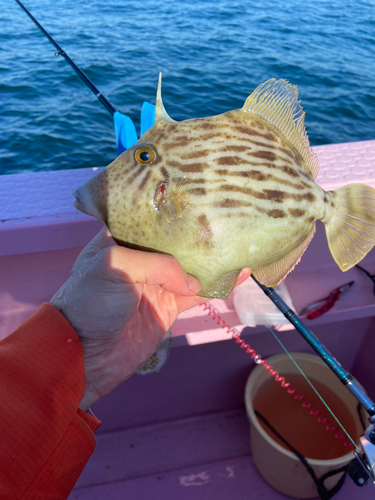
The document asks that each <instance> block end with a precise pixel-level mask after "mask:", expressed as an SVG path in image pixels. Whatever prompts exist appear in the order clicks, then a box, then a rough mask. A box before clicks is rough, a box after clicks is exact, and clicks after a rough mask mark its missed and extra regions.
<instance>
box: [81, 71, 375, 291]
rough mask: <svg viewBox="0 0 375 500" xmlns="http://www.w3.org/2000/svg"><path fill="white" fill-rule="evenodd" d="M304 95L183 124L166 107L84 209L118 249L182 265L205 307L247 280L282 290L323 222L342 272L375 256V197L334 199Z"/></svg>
mask: <svg viewBox="0 0 375 500" xmlns="http://www.w3.org/2000/svg"><path fill="white" fill-rule="evenodd" d="M304 118H305V113H304V112H303V109H302V107H301V104H300V101H298V89H297V87H296V86H294V85H292V84H290V83H289V82H288V81H286V80H276V79H274V78H272V79H270V80H268V81H266V82H265V83H262V84H261V85H259V87H257V88H256V89H255V90H254V91H253V93H252V94H251V95H250V96H249V97H248V98H247V99H246V101H245V104H244V105H243V107H242V108H241V109H235V110H231V111H228V112H225V113H223V114H219V115H216V116H210V117H206V118H193V119H188V120H184V121H181V122H176V121H175V120H173V119H172V118H170V117H169V115H168V114H167V112H166V110H165V108H164V105H163V102H162V97H161V74H160V75H159V83H158V89H157V95H156V110H155V124H154V125H153V126H152V127H151V128H150V129H148V130H147V131H146V132H145V133H144V134H143V136H142V137H141V138H140V139H139V141H138V142H137V143H136V144H135V145H134V146H133V147H131V148H130V149H128V150H126V151H125V152H123V153H122V154H121V155H120V156H119V157H118V158H116V159H115V160H114V161H113V162H112V163H111V164H110V165H108V166H107V167H106V168H105V169H103V170H102V171H101V172H100V173H98V174H97V175H96V176H94V177H93V178H91V179H90V180H89V181H87V182H86V183H85V184H84V185H82V186H81V187H79V188H78V189H77V190H76V191H75V192H74V193H73V195H74V196H75V198H76V201H75V202H74V206H75V207H76V208H77V209H79V210H81V211H82V212H84V213H86V214H89V215H92V216H94V217H96V218H97V219H99V220H101V221H102V222H104V224H105V225H106V226H107V228H108V229H109V231H110V233H111V234H112V236H113V238H114V239H115V241H116V242H117V243H118V244H119V245H123V246H126V247H129V248H135V249H139V250H145V251H153V252H159V253H164V254H170V255H173V256H174V257H175V258H176V259H177V260H178V261H179V263H180V265H181V266H182V268H183V269H184V270H185V271H186V272H187V273H189V274H191V275H193V276H195V277H197V278H198V279H199V280H200V282H201V284H202V288H201V290H200V292H199V295H200V296H202V297H207V298H222V299H227V298H228V296H229V294H230V292H231V291H232V290H233V288H234V286H235V283H236V280H237V277H238V275H239V273H240V271H241V269H243V268H245V267H249V268H251V270H252V273H253V275H254V276H255V278H256V279H257V280H258V281H259V282H260V283H263V284H264V285H266V286H269V287H274V286H276V285H278V284H279V283H280V282H281V281H282V280H283V279H284V278H285V277H286V276H287V275H288V273H290V272H291V271H292V270H293V269H294V267H295V266H296V264H297V263H298V262H299V261H300V259H301V257H302V254H303V253H304V252H305V250H306V248H307V247H308V245H309V243H310V242H311V240H312V238H313V236H314V233H315V225H316V221H317V220H321V221H322V222H323V224H324V225H325V230H326V236H327V240H328V245H329V249H330V251H331V254H332V256H333V258H334V260H335V261H336V263H337V264H338V266H339V267H340V269H341V270H342V271H346V270H348V269H350V268H351V267H353V266H354V265H355V264H356V263H358V262H359V261H360V260H361V259H362V258H363V257H364V256H365V255H366V254H367V253H368V252H369V251H370V250H371V248H372V247H373V246H374V244H375V189H373V188H372V187H371V186H368V185H365V184H349V185H346V186H343V187H340V188H338V189H336V190H334V191H324V189H322V188H321V187H320V186H319V185H318V184H317V183H316V182H315V179H316V177H317V175H318V172H319V162H318V157H317V155H316V153H315V152H314V151H313V149H312V148H311V146H310V143H309V139H308V136H307V133H306V129H305V124H304Z"/></svg>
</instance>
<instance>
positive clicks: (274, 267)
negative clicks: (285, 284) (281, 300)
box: [253, 224, 315, 286]
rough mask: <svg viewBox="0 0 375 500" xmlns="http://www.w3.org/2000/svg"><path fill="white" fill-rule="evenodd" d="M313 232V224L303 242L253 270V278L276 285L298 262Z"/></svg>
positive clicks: (266, 283)
mask: <svg viewBox="0 0 375 500" xmlns="http://www.w3.org/2000/svg"><path fill="white" fill-rule="evenodd" d="M314 234H315V224H314V228H313V230H312V231H311V233H310V234H309V235H308V237H307V238H306V239H305V240H303V242H302V243H301V244H300V245H299V246H298V247H297V248H295V249H294V250H292V251H291V252H289V253H288V254H287V255H285V257H283V258H282V259H280V260H278V261H276V262H274V263H273V264H270V265H269V266H266V267H262V268H260V269H257V270H255V271H253V275H254V276H255V278H256V279H257V280H258V281H259V282H260V283H262V284H263V285H266V286H277V285H278V284H279V283H280V282H281V281H283V279H284V278H285V277H286V276H287V274H289V273H290V272H291V271H293V269H294V268H295V266H296V265H297V264H298V262H299V261H300V260H301V257H302V255H303V253H304V251H305V250H306V248H307V247H308V246H309V243H310V241H311V240H312V238H313V236H314Z"/></svg>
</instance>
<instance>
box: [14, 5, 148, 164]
mask: <svg viewBox="0 0 375 500" xmlns="http://www.w3.org/2000/svg"><path fill="white" fill-rule="evenodd" d="M15 1H16V3H17V4H18V5H19V6H20V7H21V9H22V10H23V11H24V12H25V13H26V14H27V15H28V17H29V18H30V19H31V20H32V22H33V23H34V24H35V25H36V26H37V28H38V29H39V30H40V31H41V33H43V35H44V36H45V37H46V38H47V39H48V40H49V41H50V42H51V43H52V45H53V46H54V47H55V48H56V49H57V52H56V53H55V55H61V56H63V58H64V59H65V61H66V62H67V63H68V64H69V65H70V66H71V67H72V68H73V70H74V71H75V72H76V74H77V75H78V77H79V78H80V79H81V81H82V82H83V83H84V84H85V85H86V86H87V87H88V88H89V89H90V90H91V92H92V93H93V94H94V95H95V97H96V98H97V99H98V100H99V101H100V102H101V104H103V106H104V107H105V108H106V109H107V111H109V112H110V113H111V115H112V117H113V121H114V127H115V135H116V144H117V153H118V154H119V155H120V154H121V153H122V152H123V151H125V150H126V149H129V148H130V147H132V146H133V145H134V144H135V143H136V142H137V141H138V135H137V132H136V130H135V126H134V123H133V121H132V119H131V118H130V117H129V116H126V115H124V114H122V113H120V112H119V111H117V110H116V109H115V108H114V107H113V106H112V104H111V103H110V102H109V101H108V99H107V98H106V97H104V95H103V94H102V93H101V92H100V91H99V90H98V89H97V87H96V86H95V85H94V84H93V82H92V81H91V80H90V78H89V77H88V76H87V75H86V74H85V73H84V72H83V71H82V70H81V69H80V68H79V67H78V66H77V65H76V64H75V62H74V61H72V59H71V58H70V57H69V56H68V54H67V53H66V52H65V51H64V50H63V49H62V48H61V47H60V45H59V44H58V43H57V42H56V41H55V40H54V39H53V38H52V36H51V35H50V34H49V33H47V31H46V30H45V29H44V28H43V26H42V25H41V24H40V23H39V22H38V21H37V20H36V19H35V17H34V16H33V15H32V14H31V13H30V12H29V11H28V9H27V8H26V7H25V6H24V5H23V4H22V3H21V2H20V0H15ZM154 121H155V106H154V105H153V104H150V103H148V102H144V103H143V106H142V111H141V135H143V134H144V132H145V131H146V130H147V129H148V128H149V127H150V126H151V125H153V122H154Z"/></svg>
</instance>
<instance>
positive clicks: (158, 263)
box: [107, 246, 201, 295]
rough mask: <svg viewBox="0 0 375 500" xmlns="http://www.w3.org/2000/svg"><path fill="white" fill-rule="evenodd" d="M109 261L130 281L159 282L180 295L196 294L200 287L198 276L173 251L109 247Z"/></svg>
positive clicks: (159, 284)
mask: <svg viewBox="0 0 375 500" xmlns="http://www.w3.org/2000/svg"><path fill="white" fill-rule="evenodd" d="M107 258H108V264H109V266H110V268H111V269H112V270H114V271H121V273H122V279H124V280H125V281H127V282H129V283H134V284H136V283H140V284H143V285H158V286H160V287H161V288H163V290H165V291H167V292H171V293H174V294H178V295H194V294H196V293H197V292H199V290H200V289H201V284H200V282H199V280H198V279H197V278H195V277H194V276H191V275H189V274H188V273H186V272H185V271H184V270H183V269H182V267H181V266H180V264H179V263H178V261H177V259H175V258H174V257H172V256H171V255H163V254H158V253H149V252H141V251H139V250H132V249H129V248H122V247H119V246H115V247H112V248H110V249H108V256H107Z"/></svg>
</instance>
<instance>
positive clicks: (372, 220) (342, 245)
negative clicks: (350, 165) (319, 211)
mask: <svg viewBox="0 0 375 500" xmlns="http://www.w3.org/2000/svg"><path fill="white" fill-rule="evenodd" d="M330 194H331V197H330V198H331V200H332V201H333V203H334V204H335V207H334V209H333V211H332V214H331V216H330V217H329V218H328V220H327V221H325V220H324V219H323V222H324V224H325V228H326V235H327V240H328V246H329V249H330V251H331V254H332V256H333V258H334V259H335V261H336V263H337V265H338V266H339V267H340V269H341V270H342V271H347V270H348V269H350V268H352V267H353V266H355V265H356V264H357V263H358V262H359V261H360V260H362V259H363V257H365V255H366V254H367V253H368V252H369V251H370V250H371V248H372V247H373V246H374V245H375V189H374V188H372V187H370V186H367V185H365V184H348V185H347V186H343V187H340V188H338V189H336V190H335V191H333V192H332V191H331V193H330Z"/></svg>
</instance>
